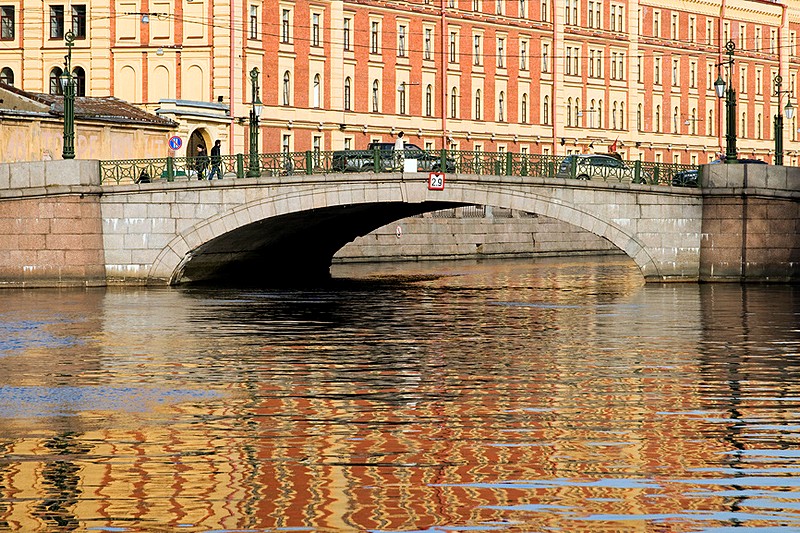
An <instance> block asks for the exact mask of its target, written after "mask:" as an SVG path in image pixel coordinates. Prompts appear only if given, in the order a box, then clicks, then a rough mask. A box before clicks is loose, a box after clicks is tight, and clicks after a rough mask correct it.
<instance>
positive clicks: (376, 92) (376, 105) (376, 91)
mask: <svg viewBox="0 0 800 533" xmlns="http://www.w3.org/2000/svg"><path fill="white" fill-rule="evenodd" d="M380 108H381V106H380V84H379V83H378V80H375V81H373V82H372V112H373V113H377V112H378V111H379V110H380Z"/></svg>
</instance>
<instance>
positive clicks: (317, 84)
mask: <svg viewBox="0 0 800 533" xmlns="http://www.w3.org/2000/svg"><path fill="white" fill-rule="evenodd" d="M321 93H322V79H321V78H320V76H319V74H314V107H319V106H320V102H321V101H322V94H321Z"/></svg>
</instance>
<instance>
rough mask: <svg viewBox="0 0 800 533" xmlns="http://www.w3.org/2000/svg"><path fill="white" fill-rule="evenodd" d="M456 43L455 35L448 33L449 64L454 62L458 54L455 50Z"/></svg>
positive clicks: (456, 49)
mask: <svg viewBox="0 0 800 533" xmlns="http://www.w3.org/2000/svg"><path fill="white" fill-rule="evenodd" d="M457 43H458V41H457V40H456V33H455V32H450V62H451V63H455V62H456V54H457V53H458V48H457Z"/></svg>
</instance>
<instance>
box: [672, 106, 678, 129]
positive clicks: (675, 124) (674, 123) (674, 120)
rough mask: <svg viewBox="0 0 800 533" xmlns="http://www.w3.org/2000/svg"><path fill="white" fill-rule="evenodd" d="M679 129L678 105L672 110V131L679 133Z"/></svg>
mask: <svg viewBox="0 0 800 533" xmlns="http://www.w3.org/2000/svg"><path fill="white" fill-rule="evenodd" d="M679 132H680V130H679V129H678V106H675V107H674V108H673V110H672V133H679Z"/></svg>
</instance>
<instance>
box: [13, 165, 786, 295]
mask: <svg viewBox="0 0 800 533" xmlns="http://www.w3.org/2000/svg"><path fill="white" fill-rule="evenodd" d="M5 168H6V169H8V170H6V173H7V175H9V176H10V177H9V178H8V181H7V183H9V187H8V190H7V191H5V193H6V194H5V198H4V201H3V208H4V216H5V217H7V219H8V220H10V219H14V220H25V219H26V217H30V218H31V219H33V218H36V220H39V221H41V220H42V219H43V218H45V219H48V220H49V222H48V224H47V228H43V227H42V224H41V223H39V224H38V226H36V227H28V225H27V224H25V223H18V224H16V225H11V226H10V228H11V232H10V234H11V235H12V236H13V235H16V242H20V238H30V237H31V236H32V235H41V236H42V239H41V240H42V241H43V242H44V243H45V248H47V249H48V251H49V252H51V253H50V254H49V256H48V255H47V254H41V255H36V254H33V255H31V254H29V255H28V256H26V255H25V252H24V251H22V252H21V253H19V252H20V251H19V250H15V251H16V252H18V253H17V256H18V261H16V262H14V263H13V264H12V263H9V264H7V265H4V266H2V278H3V279H4V280H5V281H9V282H12V283H20V282H22V283H37V282H42V283H46V282H47V281H48V280H49V281H50V282H52V281H56V282H58V283H61V284H63V283H85V282H89V283H105V282H106V281H110V282H125V283H134V284H139V283H147V284H165V283H179V282H183V281H204V280H213V279H216V278H227V279H231V278H233V279H239V280H244V279H252V280H256V281H257V280H265V279H273V278H274V277H275V276H279V277H285V276H291V277H298V276H320V275H327V274H328V269H329V266H330V264H331V259H332V257H333V255H334V254H335V253H336V252H337V250H339V249H340V248H342V247H343V246H344V245H345V244H347V243H349V242H351V241H352V240H353V239H355V238H356V237H358V236H361V235H366V234H367V233H369V232H371V231H373V230H375V229H376V228H379V227H381V226H383V225H385V224H388V223H390V222H392V221H395V220H399V219H402V218H405V217H409V216H414V215H418V214H421V213H425V212H430V211H436V210H440V209H445V208H451V207H459V206H466V205H488V206H495V207H501V208H507V209H514V210H518V211H525V212H528V213H536V214H541V215H545V216H548V217H551V218H553V219H556V220H559V221H562V222H566V223H568V224H571V225H574V226H576V227H579V228H582V229H584V230H586V231H589V232H591V233H593V234H595V235H599V236H601V237H603V238H604V239H606V240H608V241H609V242H610V243H612V244H613V245H614V246H616V247H617V248H619V249H620V250H622V251H623V252H625V253H626V254H627V255H628V256H629V257H631V258H632V259H633V261H634V262H635V263H636V264H637V266H638V267H639V268H640V270H641V272H642V275H643V276H644V277H645V279H646V280H648V281H672V280H675V281H692V280H698V279H702V280H709V281H718V280H736V281H739V280H742V279H753V280H782V281H785V280H790V279H798V278H800V272H798V266H797V265H798V262H797V260H798V259H800V247H799V246H798V243H797V237H796V235H797V233H796V230H795V224H796V221H797V220H798V218H800V215H798V201H797V198H798V189H800V187H798V183H799V182H800V176H798V175H796V174H795V170H796V169H786V168H783V167H771V166H766V165H709V166H706V167H704V169H705V170H706V174H707V175H706V176H704V177H703V187H702V188H701V189H693V188H682V187H680V188H679V187H671V186H666V185H654V184H650V183H645V184H634V183H630V182H624V181H618V180H616V181H614V180H610V181H602V180H589V181H583V180H572V179H569V178H545V177H539V176H508V175H494V174H488V175H478V174H462V173H455V174H449V175H447V176H446V180H445V185H444V187H443V189H441V190H432V189H431V188H429V186H428V177H429V176H428V174H427V173H406V174H402V173H379V174H373V173H350V174H292V175H286V176H261V177H255V178H241V179H233V178H232V177H230V178H226V179H222V180H215V181H213V182H208V181H197V180H186V179H182V180H181V179H176V180H175V181H168V180H154V181H152V182H150V183H142V184H133V183H128V184H119V185H102V186H101V185H100V183H101V177H100V175H99V173H98V171H99V165H98V163H97V162H96V161H94V162H93V161H73V162H70V161H53V162H46V163H36V164H31V165H27V166H25V165H20V164H15V165H5ZM173 170H174V169H173ZM43 186H44V187H43ZM43 206H48V207H43ZM34 212H35V216H33V215H34ZM43 213H44V214H46V215H47V216H45V217H43V216H42V214H43ZM48 217H49V218H48ZM34 226H35V225H34ZM37 232H38V233H37ZM54 234H58V235H60V236H61V237H63V238H61V239H56V238H49V239H48V238H45V237H47V236H48V235H51V236H52V235H54ZM66 237H70V238H69V239H67V238H66ZM45 258H49V259H50V262H49V263H46V264H45ZM53 259H55V261H54V260H53ZM59 261H60V262H59ZM15 265H17V266H16V270H15ZM19 265H24V266H25V268H24V269H23V268H21V267H20V266H19Z"/></svg>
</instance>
